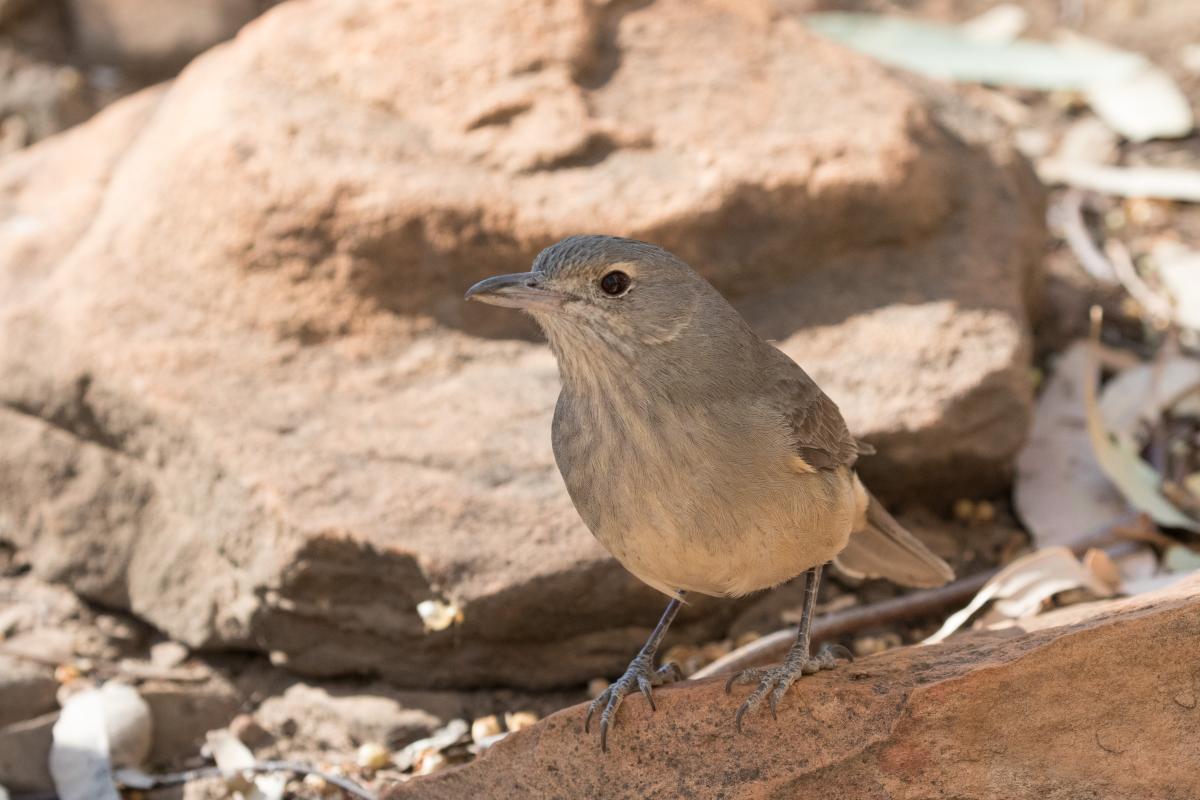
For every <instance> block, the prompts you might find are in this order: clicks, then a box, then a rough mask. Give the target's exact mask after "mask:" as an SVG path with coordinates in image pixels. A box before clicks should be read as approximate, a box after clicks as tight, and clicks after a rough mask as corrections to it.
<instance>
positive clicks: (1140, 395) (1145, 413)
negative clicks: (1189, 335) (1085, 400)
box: [1100, 356, 1200, 437]
mask: <svg viewBox="0 0 1200 800" xmlns="http://www.w3.org/2000/svg"><path fill="white" fill-rule="evenodd" d="M1198 385H1200V361H1196V360H1194V359H1190V358H1183V357H1181V356H1177V357H1173V358H1167V359H1163V360H1162V361H1156V362H1153V363H1150V364H1139V365H1138V366H1136V367H1133V368H1131V369H1126V370H1122V371H1121V372H1119V373H1117V374H1116V375H1115V376H1113V378H1112V379H1111V380H1109V381H1108V382H1107V383H1105V384H1104V390H1103V391H1102V392H1101V393H1100V414H1101V417H1102V418H1103V420H1104V425H1105V427H1107V428H1108V430H1109V431H1111V432H1113V433H1116V434H1119V435H1121V436H1128V437H1134V436H1136V435H1137V434H1138V433H1139V431H1140V430H1141V429H1142V428H1143V426H1147V425H1153V424H1154V423H1155V422H1157V421H1158V418H1159V417H1161V416H1162V414H1163V411H1164V410H1165V409H1166V408H1167V406H1168V404H1170V403H1171V402H1172V401H1173V400H1175V399H1176V398H1177V397H1179V396H1180V395H1182V394H1184V393H1185V392H1186V391H1188V390H1189V389H1191V388H1193V387H1195V386H1198Z"/></svg>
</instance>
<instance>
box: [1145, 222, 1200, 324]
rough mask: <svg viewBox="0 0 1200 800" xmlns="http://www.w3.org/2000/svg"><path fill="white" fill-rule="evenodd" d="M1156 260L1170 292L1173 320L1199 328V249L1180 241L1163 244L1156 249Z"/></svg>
mask: <svg viewBox="0 0 1200 800" xmlns="http://www.w3.org/2000/svg"><path fill="white" fill-rule="evenodd" d="M1154 263H1155V269H1156V271H1157V272H1158V277H1159V279H1160V280H1161V281H1162V284H1163V288H1165V289H1166V290H1167V293H1168V294H1169V295H1170V296H1171V301H1172V302H1171V305H1172V312H1173V313H1172V316H1173V318H1174V320H1175V321H1176V322H1178V323H1179V324H1180V325H1182V326H1184V327H1185V328H1190V329H1192V330H1193V331H1200V251H1196V250H1189V249H1188V248H1186V247H1183V246H1181V245H1178V244H1164V245H1160V246H1159V247H1156V248H1155V249H1154Z"/></svg>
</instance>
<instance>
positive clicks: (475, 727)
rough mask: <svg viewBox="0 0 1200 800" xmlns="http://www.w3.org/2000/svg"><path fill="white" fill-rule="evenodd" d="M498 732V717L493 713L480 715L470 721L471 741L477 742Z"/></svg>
mask: <svg viewBox="0 0 1200 800" xmlns="http://www.w3.org/2000/svg"><path fill="white" fill-rule="evenodd" d="M497 733H500V718H499V717H497V716H496V715H495V714H492V715H490V716H487V717H480V718H479V719H477V720H475V721H474V722H472V723H471V741H473V742H474V743H475V744H479V743H480V742H482V741H483V740H484V739H487V738H488V737H490V736H495V735H496V734H497Z"/></svg>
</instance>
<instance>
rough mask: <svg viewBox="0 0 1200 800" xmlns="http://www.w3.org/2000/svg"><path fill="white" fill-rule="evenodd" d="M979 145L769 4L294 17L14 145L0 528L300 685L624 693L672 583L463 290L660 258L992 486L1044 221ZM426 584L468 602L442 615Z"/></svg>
mask: <svg viewBox="0 0 1200 800" xmlns="http://www.w3.org/2000/svg"><path fill="white" fill-rule="evenodd" d="M991 125H992V123H990V121H989V120H988V119H987V118H985V117H982V116H980V115H978V114H976V113H974V112H973V111H972V110H971V109H970V108H968V107H966V106H965V105H963V103H962V102H961V101H959V100H956V99H955V98H953V97H949V96H942V95H941V94H939V92H938V91H936V90H931V89H928V88H918V87H915V86H914V85H912V84H909V83H906V82H903V81H902V80H900V79H899V78H897V77H895V76H893V75H890V74H889V73H886V72H885V71H883V70H881V69H880V68H879V67H877V66H875V65H873V64H872V63H870V62H868V61H866V60H864V59H862V58H859V57H857V56H854V55H851V54H849V53H846V52H844V51H843V50H841V49H838V48H837V47H835V46H833V45H830V44H828V43H825V42H822V41H820V40H818V39H816V38H814V37H812V36H810V35H808V34H807V33H806V32H805V31H804V30H803V29H802V28H801V27H799V25H798V24H797V23H795V21H793V20H790V19H788V18H786V17H782V16H779V15H777V14H775V13H773V12H772V11H771V9H770V7H769V6H767V5H758V4H754V3H747V4H728V3H724V4H723V3H719V2H715V0H714V2H706V3H692V2H683V0H662V1H661V2H657V3H653V4H649V5H645V4H623V3H617V4H610V5H608V6H605V7H603V8H598V7H593V6H591V5H589V4H586V3H582V2H573V1H572V0H554V1H553V2H548V3H546V4H545V5H544V7H539V9H538V10H537V11H536V12H534V11H531V10H529V8H528V6H527V4H525V3H522V2H518V0H511V2H496V3H487V4H477V3H470V4H467V3H464V2H439V3H415V4H409V3H400V2H391V1H385V0H338V2H293V3H287V4H284V5H281V6H279V7H277V8H275V9H274V10H273V11H271V12H268V13H267V14H265V15H264V16H262V17H261V18H259V19H258V20H257V21H255V22H254V23H251V24H250V25H249V26H247V28H245V29H244V30H243V32H242V33H241V34H240V35H239V36H238V37H237V39H236V40H235V41H234V42H232V43H231V44H229V45H226V46H224V47H221V48H218V49H216V50H214V51H212V52H210V53H208V54H206V55H204V56H202V57H201V58H199V59H198V60H197V61H195V62H193V63H192V64H191V65H190V66H189V67H188V68H187V69H186V70H185V71H184V72H183V74H182V75H181V76H180V77H179V78H178V79H177V80H176V81H175V82H174V84H173V85H172V86H171V87H169V88H168V89H166V90H165V91H156V92H149V93H143V94H139V95H137V96H135V97H133V98H130V99H129V100H127V101H123V102H122V103H120V104H118V105H117V106H115V107H113V108H111V109H110V110H109V111H108V112H106V113H104V114H102V115H101V116H100V117H99V118H97V119H95V120H93V121H92V122H89V123H88V124H87V125H86V126H84V127H83V128H80V129H76V130H74V131H72V132H70V133H68V134H67V135H65V136H62V137H57V138H55V139H52V140H49V141H47V142H44V143H43V144H41V145H39V146H37V147H34V148H32V149H31V150H29V151H25V152H22V153H19V154H17V155H16V156H14V157H12V158H10V159H9V160H8V161H6V162H4V163H3V164H2V165H0V186H3V187H4V191H3V196H4V198H5V201H6V202H5V204H4V206H3V208H2V209H0V212H2V216H0V374H2V375H3V376H4V380H3V381H0V441H4V442H5V447H4V448H2V449H0V487H2V491H0V537H5V538H9V539H12V540H14V541H16V542H17V543H18V544H19V545H20V546H21V547H22V548H24V549H25V550H26V551H27V552H28V553H29V557H30V559H31V561H32V562H33V563H34V564H35V565H36V569H37V570H38V572H39V573H40V574H41V575H43V576H46V577H50V578H52V579H55V580H62V581H70V583H71V585H72V586H73V587H75V588H76V589H77V590H78V591H80V592H82V593H84V594H85V595H86V596H88V597H90V598H92V599H94V600H97V601H99V602H102V603H105V604H108V605H111V606H114V607H120V608H128V609H131V610H132V611H133V612H134V613H135V614H137V615H139V616H141V617H143V618H145V619H147V620H149V621H150V622H152V623H153V624H155V625H157V626H159V627H160V628H162V629H164V630H165V631H167V632H168V633H169V634H170V635H172V636H173V637H175V638H177V639H180V640H182V641H184V642H186V643H188V644H189V645H190V646H193V647H220V648H246V649H262V650H266V651H269V652H271V654H272V657H273V659H274V660H275V661H276V662H277V663H280V664H286V665H287V666H289V667H290V668H292V669H295V670H298V671H302V672H307V673H314V674H334V673H353V672H365V673H381V674H383V675H384V676H386V677H388V678H389V679H392V680H395V681H398V682H401V683H404V684H407V685H411V686H436V685H444V686H470V685H477V684H480V683H481V682H487V683H489V684H495V683H501V684H509V685H522V686H529V687H539V686H549V685H556V684H568V683H578V682H582V681H584V680H586V679H588V678H590V677H592V676H595V675H598V674H604V673H612V672H613V671H615V670H618V669H619V668H620V667H621V666H623V664H624V663H625V661H626V660H627V659H628V658H629V655H630V653H631V652H632V651H633V649H634V648H635V647H636V646H637V644H638V643H639V641H640V639H641V637H642V636H643V635H644V633H645V628H646V626H649V625H651V624H652V623H653V621H654V619H655V616H656V615H657V613H658V610H659V607H660V605H661V598H659V597H657V596H655V595H654V593H653V592H651V591H650V590H649V589H646V588H644V587H639V586H637V585H636V584H635V582H634V581H633V579H632V578H630V577H628V576H627V575H626V574H625V573H624V572H623V571H622V570H621V569H620V568H619V567H617V566H616V565H615V564H614V562H612V561H611V560H610V559H609V558H608V557H607V556H606V554H605V553H603V552H602V551H601V549H600V548H599V546H598V545H596V544H595V543H594V542H593V541H592V540H591V537H590V536H589V535H588V534H587V532H586V531H585V530H584V529H583V528H582V526H581V524H580V523H579V521H578V519H577V517H576V515H575V513H574V511H573V509H572V508H571V507H570V504H569V502H568V500H567V498H566V495H565V492H564V491H563V489H562V486H561V482H560V479H559V477H558V475H557V473H556V471H555V468H554V465H553V461H552V458H551V454H550V445H549V436H548V428H549V417H550V413H551V409H552V406H553V403H554V398H555V395H556V393H557V377H556V372H555V368H554V364H553V360H552V358H551V357H550V355H549V353H548V352H547V351H546V350H545V348H544V347H543V346H541V345H540V344H537V343H536V342H534V341H530V339H531V338H532V337H533V335H534V332H533V331H532V329H531V327H530V325H529V324H528V323H527V322H524V321H522V320H520V319H518V318H517V317H516V316H515V315H505V314H502V313H498V312H497V311H496V310H495V309H486V308H481V307H478V306H475V305H472V306H467V305H465V304H463V303H462V302H461V293H462V291H463V289H464V288H465V287H466V286H468V285H469V284H470V283H472V282H473V281H475V280H476V279H478V278H481V277H483V276H485V275H488V274H492V273H495V272H506V271H513V270H517V269H524V268H526V266H527V264H528V263H529V261H530V259H531V258H532V257H533V255H534V254H535V253H536V252H537V251H538V250H539V249H540V248H541V247H543V246H544V245H546V244H548V243H550V242H552V241H553V240H555V239H557V238H559V237H561V236H563V235H566V234H570V233H575V232H579V231H582V230H590V231H597V230H599V231H608V232H615V233H623V234H627V235H632V236H636V237H640V238H644V239H649V240H652V241H656V242H659V243H661V244H663V245H665V246H667V247H669V248H671V249H673V250H675V251H677V252H678V253H679V254H680V255H682V256H683V257H684V258H686V259H688V260H689V261H690V262H691V263H692V264H694V265H695V266H696V267H697V268H698V269H699V270H701V271H702V272H703V273H704V274H705V275H707V276H708V277H709V278H711V279H712V280H713V281H714V282H715V283H716V284H717V285H718V286H719V287H720V288H721V289H722V290H724V291H725V292H727V293H729V295H730V296H731V297H732V298H733V299H734V300H735V302H737V303H738V304H739V305H740V306H741V307H742V308H743V309H744V310H745V311H746V312H747V314H748V315H749V317H750V318H751V320H752V321H753V322H754V323H755V324H756V325H758V326H759V328H760V329H761V330H762V331H763V332H764V333H765V334H767V335H768V336H771V337H774V338H776V339H778V340H780V341H781V343H782V346H783V347H784V348H785V349H786V350H788V351H789V352H790V353H793V354H795V355H796V356H797V357H798V358H800V360H801V361H802V363H804V364H805V365H806V366H807V367H809V368H810V370H811V371H812V373H813V374H814V375H815V376H816V377H817V378H818V380H820V381H822V382H823V383H824V384H825V385H826V386H827V387H828V389H829V390H830V391H831V393H832V394H833V395H834V396H835V398H836V399H838V400H839V401H840V402H841V403H842V404H843V407H844V408H845V410H846V412H847V414H848V416H849V419H850V421H851V423H852V426H853V427H854V428H855V429H856V431H857V433H859V434H860V435H863V436H865V437H866V438H868V439H870V440H871V441H873V442H874V443H875V444H877V445H878V446H879V448H880V451H881V455H880V456H878V457H875V458H874V459H871V460H870V461H869V462H864V464H863V468H864V470H865V472H866V474H867V477H868V478H872V479H874V480H875V482H876V486H877V488H878V489H880V490H882V491H883V492H884V493H885V494H889V495H891V496H893V497H895V496H897V495H900V494H905V495H906V496H907V495H909V494H911V493H923V494H924V495H926V496H930V497H933V498H934V499H946V498H947V497H953V496H957V495H958V494H960V493H962V492H966V491H984V490H987V489H989V488H993V487H995V486H996V485H997V482H998V481H1000V480H1002V478H1003V477H1004V475H1005V474H1006V472H1007V471H1008V470H1009V468H1010V461H1011V456H1012V454H1013V453H1014V452H1015V450H1016V448H1017V447H1018V445H1019V443H1020V440H1021V437H1022V436H1023V434H1024V429H1025V426H1026V422H1027V418H1028V413H1029V389H1028V386H1027V382H1026V363H1027V358H1028V334H1027V328H1026V310H1027V303H1028V302H1029V298H1030V296H1031V294H1032V293H1033V291H1034V289H1035V288H1036V274H1035V272H1034V269H1035V267H1034V266H1033V265H1034V264H1036V254H1037V250H1038V245H1039V241H1040V234H1041V210H1040V194H1039V192H1038V191H1037V190H1036V189H1035V188H1034V184H1033V183H1032V180H1031V177H1030V173H1029V171H1028V169H1027V168H1026V166H1025V165H1024V163H1023V162H1021V161H1020V159H1019V158H1018V157H1016V156H1015V155H1014V153H1013V151H1012V150H1010V149H1009V148H1007V146H1005V145H1003V144H998V143H997V142H1003V140H1004V137H1003V136H1000V135H998V132H997V131H996V130H994V129H993V128H992V127H991ZM985 141H987V142H991V143H992V144H987V145H985V144H983V142H985ZM65 164H70V165H71V169H70V170H69V171H66V174H67V175H68V176H69V177H67V176H64V169H63V168H61V167H58V166H56V165H65ZM64 186H65V187H67V192H68V193H69V194H68V195H67V200H66V201H64V199H63V194H64ZM435 598H440V599H443V600H447V601H452V602H453V603H455V604H457V606H458V607H459V608H460V609H461V611H462V613H463V621H462V623H461V624H460V625H457V626H455V627H453V628H451V629H449V630H444V631H441V632H437V633H433V634H426V633H425V632H424V630H423V625H422V621H421V619H420V618H419V616H418V614H417V612H416V606H417V604H418V603H419V602H421V601H423V600H427V599H435ZM712 607H714V606H712V605H710V604H705V603H696V604H695V606H694V607H693V608H690V609H689V610H688V613H687V614H685V616H684V617H683V618H681V623H682V624H681V625H680V628H679V630H678V632H677V636H678V637H679V638H687V637H688V636H693V635H701V634H703V633H705V631H701V630H699V629H696V628H695V625H699V624H704V625H709V626H710V630H708V631H707V633H708V634H711V633H712V630H711V626H719V625H720V624H721V618H720V616H719V615H709V614H707V609H709V608H712ZM715 607H717V608H721V609H729V611H730V612H732V610H733V609H732V607H731V604H725V603H721V604H717V605H716V606H715ZM689 624H691V625H692V626H693V627H692V629H689Z"/></svg>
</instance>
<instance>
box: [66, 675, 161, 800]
mask: <svg viewBox="0 0 1200 800" xmlns="http://www.w3.org/2000/svg"><path fill="white" fill-rule="evenodd" d="M152 734H153V728H152V721H151V715H150V707H149V706H148V705H146V701H145V700H143V699H142V697H141V695H139V694H138V693H137V690H136V689H134V688H133V687H132V686H126V685H124V684H121V683H107V684H105V685H104V686H102V687H100V688H99V689H87V690H85V691H82V692H79V693H78V694H75V695H73V696H72V697H71V698H70V699H69V700H68V701H67V703H66V705H65V706H64V707H63V710H62V713H61V714H60V715H59V718H58V722H56V723H55V724H54V730H53V734H52V736H53V743H52V744H51V746H50V774H51V776H52V777H53V778H54V788H55V791H56V792H57V793H58V796H59V797H60V798H61V800H119V798H120V796H119V795H118V794H117V789H116V785H115V783H114V778H113V765H114V764H116V765H118V766H126V767H136V766H138V765H140V764H141V763H142V762H143V761H145V759H146V757H147V756H148V755H149V753H150V745H151V743H152Z"/></svg>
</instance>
